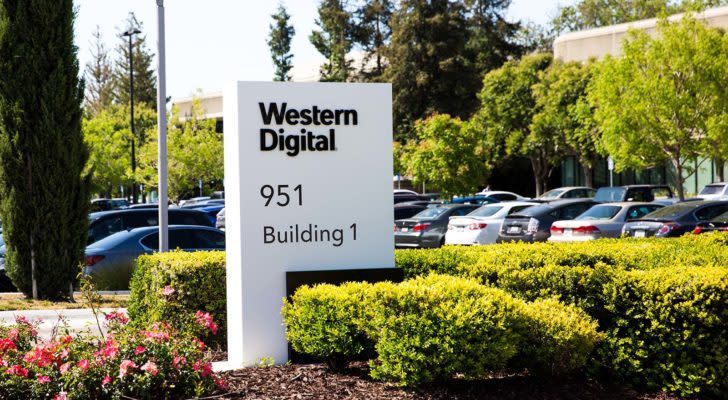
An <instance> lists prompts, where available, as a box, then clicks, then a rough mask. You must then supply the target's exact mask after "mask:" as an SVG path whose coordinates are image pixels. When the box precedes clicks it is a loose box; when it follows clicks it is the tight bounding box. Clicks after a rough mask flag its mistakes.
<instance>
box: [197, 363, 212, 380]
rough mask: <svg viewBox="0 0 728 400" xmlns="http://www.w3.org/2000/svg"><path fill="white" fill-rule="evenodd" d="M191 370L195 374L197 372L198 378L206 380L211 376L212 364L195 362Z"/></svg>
mask: <svg viewBox="0 0 728 400" xmlns="http://www.w3.org/2000/svg"><path fill="white" fill-rule="evenodd" d="M192 369H193V370H195V372H199V373H200V376H202V377H203V378H206V377H208V376H210V375H212V364H211V363H204V364H203V363H202V361H197V362H195V364H194V365H192Z"/></svg>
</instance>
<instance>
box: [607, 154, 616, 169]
mask: <svg viewBox="0 0 728 400" xmlns="http://www.w3.org/2000/svg"><path fill="white" fill-rule="evenodd" d="M607 169H608V170H610V171H613V170H614V160H613V159H612V157H611V156H609V157H607Z"/></svg>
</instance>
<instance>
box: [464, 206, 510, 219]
mask: <svg viewBox="0 0 728 400" xmlns="http://www.w3.org/2000/svg"><path fill="white" fill-rule="evenodd" d="M502 209H503V206H484V207H480V208H478V209H476V210H475V211H473V212H471V213H470V214H468V217H490V216H492V215H495V213H497V212H498V211H500V210H502Z"/></svg>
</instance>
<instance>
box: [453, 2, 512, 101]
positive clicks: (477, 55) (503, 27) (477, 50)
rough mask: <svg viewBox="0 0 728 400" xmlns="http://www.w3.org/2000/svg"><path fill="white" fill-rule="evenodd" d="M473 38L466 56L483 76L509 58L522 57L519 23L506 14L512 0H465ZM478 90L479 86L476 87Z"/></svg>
mask: <svg viewBox="0 0 728 400" xmlns="http://www.w3.org/2000/svg"><path fill="white" fill-rule="evenodd" d="M464 3H465V7H466V15H467V18H468V29H469V33H470V37H469V38H468V43H467V45H466V52H467V56H468V58H469V59H470V60H472V62H473V67H474V68H475V69H476V71H477V72H478V73H479V74H480V75H481V76H482V75H483V74H485V73H486V72H488V71H490V70H492V69H494V68H498V67H500V66H501V65H503V63H504V62H506V61H507V60H508V59H510V58H512V57H514V56H516V57H517V56H520V53H521V50H522V49H521V47H520V46H519V44H518V43H517V41H516V38H517V35H518V34H519V29H520V23H513V22H508V21H507V20H506V18H505V16H504V14H505V12H506V10H507V9H508V7H509V6H510V5H511V0H465V1H464ZM475 89H476V90H475V91H476V92H477V90H478V89H479V88H475Z"/></svg>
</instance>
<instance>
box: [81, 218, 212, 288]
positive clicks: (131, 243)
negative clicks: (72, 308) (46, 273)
mask: <svg viewBox="0 0 728 400" xmlns="http://www.w3.org/2000/svg"><path fill="white" fill-rule="evenodd" d="M158 248H159V227H156V226H149V227H143V228H136V229H131V230H128V231H121V232H117V233H115V234H113V235H111V236H108V237H106V238H104V239H101V240H99V241H98V242H95V243H93V244H91V245H89V246H88V247H86V268H85V273H86V274H87V275H90V276H91V277H92V278H93V280H94V283H96V285H97V287H98V288H99V289H105V290H126V289H128V288H129V280H130V279H131V274H132V272H133V270H134V266H135V263H136V259H137V257H139V256H140V255H142V254H151V253H153V252H155V251H157V249H158ZM169 248H170V249H181V250H184V251H198V250H224V249H225V233H223V232H222V231H220V230H218V229H215V228H210V227H205V226H196V225H172V226H170V227H169Z"/></svg>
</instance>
